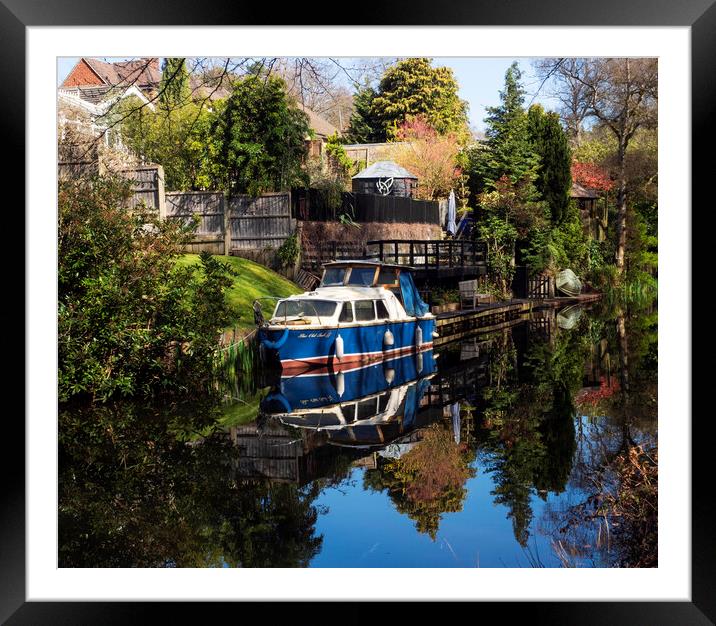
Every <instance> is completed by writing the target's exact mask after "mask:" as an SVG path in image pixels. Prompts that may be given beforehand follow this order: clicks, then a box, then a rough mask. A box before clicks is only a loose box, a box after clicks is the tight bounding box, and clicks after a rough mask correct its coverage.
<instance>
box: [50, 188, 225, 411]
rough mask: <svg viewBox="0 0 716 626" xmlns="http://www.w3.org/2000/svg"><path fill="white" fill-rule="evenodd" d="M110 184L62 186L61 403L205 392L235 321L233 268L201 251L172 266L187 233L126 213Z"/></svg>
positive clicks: (121, 193) (124, 191)
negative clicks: (230, 293) (192, 261)
mask: <svg viewBox="0 0 716 626" xmlns="http://www.w3.org/2000/svg"><path fill="white" fill-rule="evenodd" d="M128 195H129V189H128V187H127V185H126V183H124V182H122V181H118V180H116V179H112V178H97V179H94V180H83V181H72V182H68V183H62V184H61V185H60V187H59V197H58V200H59V240H58V300H59V302H58V343H59V350H58V365H59V372H58V375H59V398H60V401H66V400H69V399H71V398H74V397H85V398H90V399H92V400H97V401H104V400H107V399H108V398H110V397H112V396H116V395H124V396H129V395H138V396H139V395H141V396H146V395H151V394H154V393H157V392H160V391H162V390H167V391H169V390H171V391H174V392H181V391H187V392H188V391H194V390H197V389H199V388H202V389H204V388H206V386H207V385H208V382H209V380H210V378H211V375H212V362H213V356H214V351H215V348H216V346H217V339H218V333H219V331H220V329H221V328H223V327H224V326H225V325H226V324H227V323H228V322H229V320H230V318H231V311H230V309H229V307H228V305H227V304H226V301H225V298H224V290H225V289H226V288H227V286H228V285H230V284H231V278H230V276H229V274H230V272H231V270H230V268H227V267H226V266H225V265H223V264H222V263H219V262H218V261H217V260H216V259H214V258H213V257H211V256H210V255H209V254H206V253H204V254H202V256H201V268H200V271H195V269H194V268H187V267H177V265H176V263H175V259H176V256H177V254H178V244H180V243H182V242H184V241H186V239H187V236H188V235H189V233H190V230H192V229H193V226H191V227H185V226H183V225H181V224H179V223H177V222H173V221H160V220H159V219H158V217H157V215H156V214H155V213H152V212H149V211H146V210H145V209H142V208H140V209H135V210H131V211H130V210H128V209H127V208H126V200H127V198H128Z"/></svg>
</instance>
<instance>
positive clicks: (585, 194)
mask: <svg viewBox="0 0 716 626" xmlns="http://www.w3.org/2000/svg"><path fill="white" fill-rule="evenodd" d="M570 197H571V198H599V194H598V193H597V192H596V191H592V190H591V189H587V188H586V187H582V185H580V184H579V183H572V193H571V194H570Z"/></svg>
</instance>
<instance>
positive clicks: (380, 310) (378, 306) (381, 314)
mask: <svg viewBox="0 0 716 626" xmlns="http://www.w3.org/2000/svg"><path fill="white" fill-rule="evenodd" d="M375 311H376V313H377V317H378V319H379V320H387V319H389V318H390V315H388V309H386V308H385V302H383V301H382V300H376V301H375Z"/></svg>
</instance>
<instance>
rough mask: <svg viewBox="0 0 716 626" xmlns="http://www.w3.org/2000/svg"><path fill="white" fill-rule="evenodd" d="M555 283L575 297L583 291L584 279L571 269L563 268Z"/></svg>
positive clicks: (565, 292)
mask: <svg viewBox="0 0 716 626" xmlns="http://www.w3.org/2000/svg"><path fill="white" fill-rule="evenodd" d="M555 285H556V286H557V289H559V290H560V291H561V292H562V293H564V294H565V295H567V296H571V297H573V298H574V297H576V296H578V295H579V294H580V293H581V292H582V281H581V280H579V278H577V275H576V274H575V273H574V272H573V271H572V270H570V269H566V270H562V271H561V272H560V273H559V274H557V278H556V280H555Z"/></svg>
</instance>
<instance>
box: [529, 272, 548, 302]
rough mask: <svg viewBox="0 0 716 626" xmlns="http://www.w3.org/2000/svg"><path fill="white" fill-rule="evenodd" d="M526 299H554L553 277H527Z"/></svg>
mask: <svg viewBox="0 0 716 626" xmlns="http://www.w3.org/2000/svg"><path fill="white" fill-rule="evenodd" d="M527 297H528V298H535V299H538V300H539V299H543V298H554V277H552V276H545V275H543V274H538V275H537V276H528V277H527Z"/></svg>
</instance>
